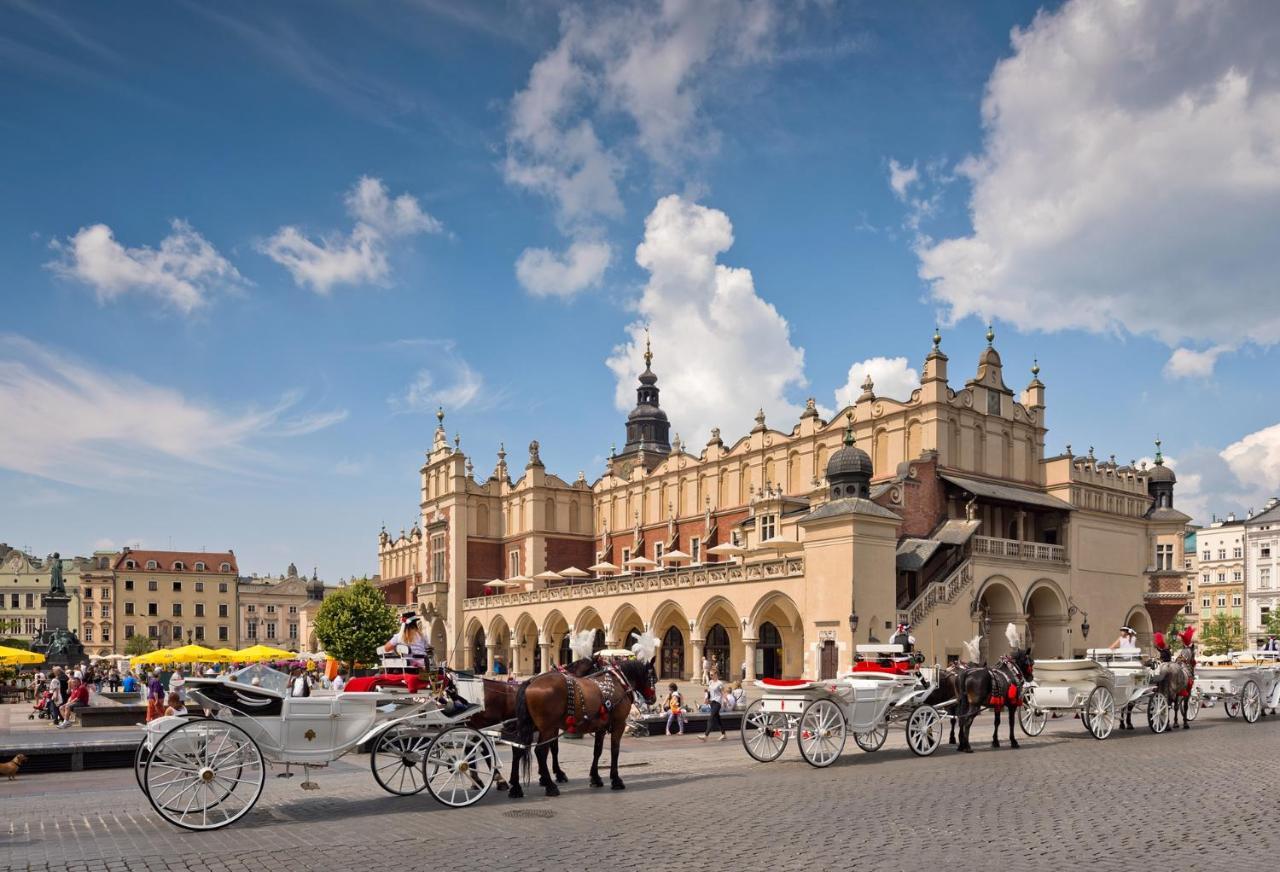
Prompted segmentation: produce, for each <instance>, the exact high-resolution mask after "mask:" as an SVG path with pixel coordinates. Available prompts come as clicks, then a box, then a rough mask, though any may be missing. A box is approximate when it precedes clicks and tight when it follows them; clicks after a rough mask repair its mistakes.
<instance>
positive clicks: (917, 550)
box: [897, 539, 942, 572]
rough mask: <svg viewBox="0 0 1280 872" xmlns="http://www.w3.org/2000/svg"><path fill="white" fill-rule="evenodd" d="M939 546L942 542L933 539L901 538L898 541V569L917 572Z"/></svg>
mask: <svg viewBox="0 0 1280 872" xmlns="http://www.w3.org/2000/svg"><path fill="white" fill-rule="evenodd" d="M941 547H942V543H941V542H938V541H935V540H933V539H903V540H902V541H901V542H899V543H898V555H897V558H898V560H897V563H898V569H902V570H906V571H908V572H919V571H920V569H921V568H923V566H924V565H925V564H926V563H928V562H929V558H930V557H932V556H933V555H934V553H935V552H936V551H937V550H938V549H939V548H941Z"/></svg>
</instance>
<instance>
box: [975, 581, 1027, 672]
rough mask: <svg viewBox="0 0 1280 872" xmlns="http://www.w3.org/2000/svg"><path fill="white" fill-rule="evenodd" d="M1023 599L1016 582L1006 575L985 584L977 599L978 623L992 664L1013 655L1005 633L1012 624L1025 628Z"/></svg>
mask: <svg viewBox="0 0 1280 872" xmlns="http://www.w3.org/2000/svg"><path fill="white" fill-rule="evenodd" d="M1019 599H1020V598H1019V596H1018V591H1017V588H1015V587H1014V585H1013V582H1011V581H1010V580H1009V579H1007V578H1005V577H1004V576H1002V575H993V576H991V577H990V578H988V579H987V580H986V581H985V582H983V584H982V589H981V591H980V592H979V593H978V600H977V602H978V620H979V621H980V624H979V630H980V631H981V632H982V656H983V659H985V660H986V661H987V662H988V663H994V662H995V661H996V660H997V659H998V658H999V657H1000V656H1001V655H1003V654H1008V653H1009V642H1008V640H1006V639H1005V634H1004V631H1005V627H1007V626H1008V625H1009V623H1010V622H1012V623H1014V624H1015V625H1018V626H1021V625H1022V609H1021V607H1020V606H1019Z"/></svg>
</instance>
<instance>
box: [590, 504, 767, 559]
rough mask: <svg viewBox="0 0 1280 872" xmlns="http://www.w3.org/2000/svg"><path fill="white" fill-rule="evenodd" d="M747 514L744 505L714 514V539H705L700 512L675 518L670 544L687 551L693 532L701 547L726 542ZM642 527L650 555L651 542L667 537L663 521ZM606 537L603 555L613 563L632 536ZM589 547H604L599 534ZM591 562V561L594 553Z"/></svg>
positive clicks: (619, 556) (629, 543) (705, 534)
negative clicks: (610, 546) (607, 549)
mask: <svg viewBox="0 0 1280 872" xmlns="http://www.w3.org/2000/svg"><path fill="white" fill-rule="evenodd" d="M749 514H750V512H749V511H748V510H747V509H742V510H741V511H737V512H730V513H728V514H725V515H720V516H718V517H717V518H716V541H715V542H707V531H706V525H705V524H704V523H703V519H702V517H701V516H699V517H697V518H687V519H685V520H683V521H676V543H675V546H674V547H676V548H679V549H680V550H681V551H686V552H687V551H688V550H689V539H690V537H693V536H698V537H700V538H701V539H702V547H703V548H707V547H708V546H710V545H713V544H714V545H718V544H720V543H721V542H728V541H729V537H730V531H732V530H733V528H734V527H736V526H737V525H738V524H740V523H741V522H742V521H743V519H744V518H746V517H747V515H749ZM642 529H643V535H644V551H645V554H644V556H645V557H650V558H652V557H653V543H654V542H664V543H665V542H666V541H667V525H666V524H653V525H651V526H648V527H644V528H642ZM610 540H611V541H612V543H613V549H612V551H611V552H610V553H608V554H606V555H605V556H604V559H605V560H608V561H610V562H612V563H615V564H616V563H618V561H620V560H621V559H622V549H623V548H632V549H633V550H634V543H635V536H633V535H632V534H631V533H630V532H629V531H628V532H625V533H614V534H613V535H612V536H611V537H610ZM592 547H593V548H594V549H602V548H604V539H603V538H600V539H596V540H594V541H593V543H592ZM591 562H592V563H595V559H594V555H593V557H592V560H591Z"/></svg>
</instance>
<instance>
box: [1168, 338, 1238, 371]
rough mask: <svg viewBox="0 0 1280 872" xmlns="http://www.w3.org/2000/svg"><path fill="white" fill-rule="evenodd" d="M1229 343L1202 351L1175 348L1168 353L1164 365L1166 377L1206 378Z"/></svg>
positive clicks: (1227, 349) (1229, 347)
mask: <svg viewBox="0 0 1280 872" xmlns="http://www.w3.org/2000/svg"><path fill="white" fill-rule="evenodd" d="M1231 350H1232V348H1231V346H1230V345H1215V346H1213V347H1212V348H1206V349H1204V350H1203V351H1196V350H1195V349H1192V348H1177V349H1174V352H1173V354H1171V355H1169V360H1168V361H1167V362H1166V363H1165V365H1164V374H1165V377H1166V378H1208V377H1209V376H1211V375H1213V368H1214V366H1215V365H1216V364H1217V363H1218V358H1219V357H1221V356H1222V355H1223V354H1225V353H1226V352H1228V351H1231Z"/></svg>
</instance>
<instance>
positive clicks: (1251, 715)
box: [1240, 679, 1262, 724]
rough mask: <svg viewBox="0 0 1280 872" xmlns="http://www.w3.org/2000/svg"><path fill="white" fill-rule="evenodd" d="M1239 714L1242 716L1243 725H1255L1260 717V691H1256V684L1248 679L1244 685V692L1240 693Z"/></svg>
mask: <svg viewBox="0 0 1280 872" xmlns="http://www.w3.org/2000/svg"><path fill="white" fill-rule="evenodd" d="M1240 713H1241V714H1243V715H1244V720H1245V723H1249V724H1256V723H1257V722H1258V718H1260V717H1262V691H1260V690H1259V689H1258V682H1256V681H1254V680H1253V679H1249V680H1248V681H1246V682H1245V683H1244V690H1242V691H1241V692H1240Z"/></svg>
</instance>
